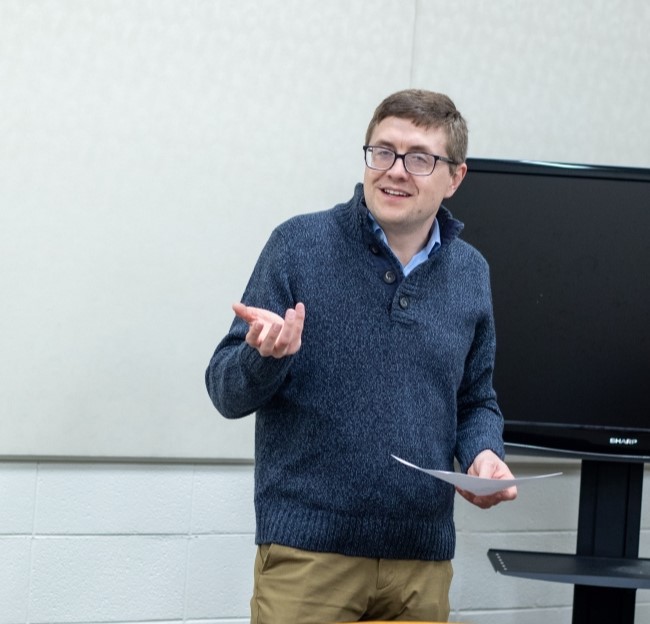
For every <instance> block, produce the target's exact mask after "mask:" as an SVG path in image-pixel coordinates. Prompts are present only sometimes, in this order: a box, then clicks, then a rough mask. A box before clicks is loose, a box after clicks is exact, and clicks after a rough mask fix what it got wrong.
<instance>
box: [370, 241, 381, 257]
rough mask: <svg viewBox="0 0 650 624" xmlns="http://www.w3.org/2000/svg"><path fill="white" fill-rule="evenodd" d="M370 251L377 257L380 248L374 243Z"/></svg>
mask: <svg viewBox="0 0 650 624" xmlns="http://www.w3.org/2000/svg"><path fill="white" fill-rule="evenodd" d="M370 251H371V252H372V253H373V254H375V256H376V255H377V254H378V253H379V247H378V246H377V245H375V244H374V243H373V244H372V245H370Z"/></svg>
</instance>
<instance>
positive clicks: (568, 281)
mask: <svg viewBox="0 0 650 624" xmlns="http://www.w3.org/2000/svg"><path fill="white" fill-rule="evenodd" d="M468 167H469V171H468V174H467V176H466V178H465V180H464V181H463V183H462V185H461V186H460V188H459V189H458V191H457V192H456V194H455V195H454V196H453V197H452V198H450V199H448V200H446V201H445V202H444V205H445V206H447V207H448V208H449V209H450V210H451V212H452V214H453V215H454V216H455V217H457V218H458V219H460V220H461V221H463V222H464V223H465V228H464V230H463V232H462V235H461V236H462V238H464V239H465V240H466V241H467V242H469V243H471V244H472V245H473V246H475V247H476V248H478V250H479V251H480V252H481V253H482V254H483V255H484V256H485V258H486V259H487V261H488V263H489V265H490V272H491V282H492V296H493V302H494V314H495V323H496V332H497V353H496V368H495V373H494V385H495V388H496V391H497V394H498V400H499V405H500V406H501V409H502V411H503V414H504V418H505V430H504V439H505V442H506V445H507V448H508V449H509V452H514V451H521V452H524V453H533V454H540V455H545V454H552V455H558V454H559V455H567V456H570V457H577V458H598V459H612V460H619V461H644V462H645V461H650V170H647V169H637V168H624V167H600V166H591V165H571V164H561V163H545V162H525V161H500V160H488V159H469V160H468Z"/></svg>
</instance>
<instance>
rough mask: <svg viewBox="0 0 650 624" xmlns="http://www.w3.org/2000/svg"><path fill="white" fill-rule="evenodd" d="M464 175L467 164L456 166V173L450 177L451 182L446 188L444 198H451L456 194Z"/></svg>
mask: <svg viewBox="0 0 650 624" xmlns="http://www.w3.org/2000/svg"><path fill="white" fill-rule="evenodd" d="M466 173H467V163H461V164H460V165H457V166H456V171H454V173H453V175H452V176H451V180H450V181H449V186H448V187H447V193H446V194H445V198H448V197H451V196H452V195H453V194H454V193H455V192H456V189H457V188H458V187H459V186H460V183H461V182H462V181H463V179H464V178H465V174H466Z"/></svg>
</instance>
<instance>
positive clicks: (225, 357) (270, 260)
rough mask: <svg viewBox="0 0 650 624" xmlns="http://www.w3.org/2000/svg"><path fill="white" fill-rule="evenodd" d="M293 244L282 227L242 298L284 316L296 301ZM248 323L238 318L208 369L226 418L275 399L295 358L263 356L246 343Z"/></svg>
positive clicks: (216, 401) (211, 387)
mask: <svg viewBox="0 0 650 624" xmlns="http://www.w3.org/2000/svg"><path fill="white" fill-rule="evenodd" d="M288 265H289V258H288V248H287V246H286V244H285V241H284V238H283V236H282V235H281V233H280V232H279V231H278V230H277V229H276V230H275V231H274V232H273V234H272V235H271V237H270V238H269V241H268V242H267V244H266V245H265V247H264V249H263V250H262V253H261V255H260V257H259V259H258V261H257V264H256V265H255V268H254V270H253V273H252V275H251V277H250V280H249V282H248V285H247V287H246V290H245V291H244V295H243V297H242V302H243V303H245V304H246V305H249V306H255V307H259V308H265V309H267V310H271V311H272V312H275V313H276V314H279V315H280V316H284V313H285V311H286V309H287V308H289V307H293V306H294V305H295V303H296V302H295V301H294V299H293V296H292V294H291V289H290V287H289V275H288V271H287V266H288ZM247 332H248V324H247V323H246V322H245V321H243V320H241V319H239V318H235V319H234V320H233V322H232V325H231V327H230V330H229V332H228V334H227V335H226V336H225V338H224V339H223V340H222V341H221V342H220V343H219V345H218V346H217V348H216V350H215V352H214V355H213V356H212V358H211V360H210V363H209V365H208V368H207V370H206V373H205V382H206V387H207V390H208V394H209V395H210V398H211V399H212V402H213V404H214V406H215V407H216V408H217V410H218V411H219V412H220V413H221V414H222V415H223V416H225V417H226V418H240V417H242V416H246V415H248V414H251V413H253V412H254V411H256V410H257V409H259V408H260V407H261V406H262V405H264V404H265V403H266V402H267V401H269V400H270V399H271V398H272V397H273V395H274V394H275V393H276V392H277V390H278V389H279V388H280V386H281V385H282V383H283V381H284V380H285V378H286V377H287V375H288V373H289V370H290V367H291V361H292V358H293V356H287V357H284V358H274V357H271V356H269V357H262V356H261V355H260V354H259V352H258V351H257V350H256V349H253V348H252V347H250V346H249V345H247V344H246V342H245V338H246V333H247Z"/></svg>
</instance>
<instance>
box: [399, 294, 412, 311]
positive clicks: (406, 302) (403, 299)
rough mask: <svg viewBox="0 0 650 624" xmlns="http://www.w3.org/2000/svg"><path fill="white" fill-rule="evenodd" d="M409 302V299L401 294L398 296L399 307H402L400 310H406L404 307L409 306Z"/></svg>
mask: <svg viewBox="0 0 650 624" xmlns="http://www.w3.org/2000/svg"><path fill="white" fill-rule="evenodd" d="M409 303H410V301H409V298H408V297H406V296H404V295H402V296H401V297H400V298H399V307H400V308H402V310H406V308H408V307H409Z"/></svg>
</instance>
